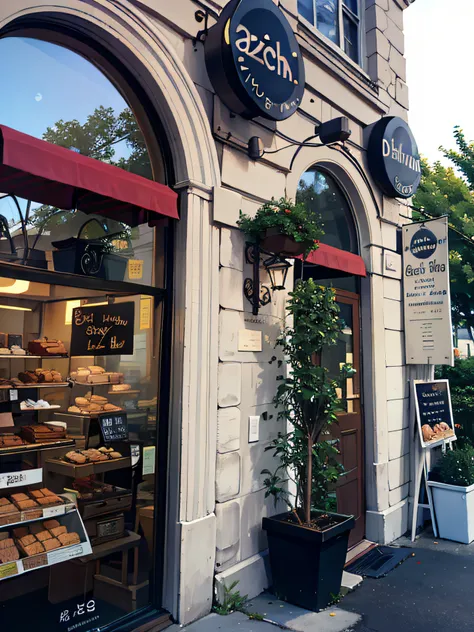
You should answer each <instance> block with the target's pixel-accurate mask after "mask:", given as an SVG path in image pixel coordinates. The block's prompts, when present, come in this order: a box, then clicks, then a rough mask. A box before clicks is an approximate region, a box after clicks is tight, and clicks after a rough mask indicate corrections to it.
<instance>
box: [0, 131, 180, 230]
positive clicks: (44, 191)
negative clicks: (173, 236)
mask: <svg viewBox="0 0 474 632" xmlns="http://www.w3.org/2000/svg"><path fill="white" fill-rule="evenodd" d="M0 192H1V193H9V194H13V195H16V196H18V197H21V198H25V199H27V200H32V201H33V202H37V203H39V204H48V205H50V206H54V207H57V208H59V209H65V210H72V209H78V210H80V211H83V212H84V213H98V214H100V215H103V216H105V217H110V218H113V219H116V220H118V221H122V222H125V223H127V224H130V225H131V226H136V225H138V224H143V223H145V222H147V221H149V220H153V219H158V218H157V217H156V215H160V216H165V217H171V218H174V219H178V204H177V197H178V196H177V194H176V193H175V192H174V191H173V190H172V189H170V188H169V187H167V186H165V185H163V184H159V183H158V182H153V181H152V180H148V179H147V178H143V177H141V176H137V175H135V174H133V173H129V172H128V171H125V170H123V169H120V168H119V167H115V166H113V165H109V164H107V163H104V162H100V161H99V160H94V159H93V158H88V157H87V156H82V155H81V154H78V153H76V152H75V151H71V150H69V149H65V148H64V147H59V146H58V145H53V144H51V143H48V142H46V141H44V140H40V139H38V138H34V137H33V136H29V135H28V134H23V133H22V132H18V131H17V130H14V129H11V128H9V127H6V126H5V125H0Z"/></svg>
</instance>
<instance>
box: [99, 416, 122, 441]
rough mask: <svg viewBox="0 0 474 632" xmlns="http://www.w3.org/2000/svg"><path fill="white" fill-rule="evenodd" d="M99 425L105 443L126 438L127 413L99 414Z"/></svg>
mask: <svg viewBox="0 0 474 632" xmlns="http://www.w3.org/2000/svg"><path fill="white" fill-rule="evenodd" d="M99 425H100V430H101V432H102V437H103V438H104V441H105V442H106V443H111V442H112V441H126V440H127V439H128V422H127V413H123V412H120V413H103V414H102V415H99Z"/></svg>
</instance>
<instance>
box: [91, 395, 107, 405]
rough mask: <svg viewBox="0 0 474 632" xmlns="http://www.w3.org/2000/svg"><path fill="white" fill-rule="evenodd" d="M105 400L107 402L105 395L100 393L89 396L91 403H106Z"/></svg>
mask: <svg viewBox="0 0 474 632" xmlns="http://www.w3.org/2000/svg"><path fill="white" fill-rule="evenodd" d="M107 402H108V399H107V397H102V396H101V395H92V396H91V403H93V404H107Z"/></svg>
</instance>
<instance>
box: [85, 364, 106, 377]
mask: <svg viewBox="0 0 474 632" xmlns="http://www.w3.org/2000/svg"><path fill="white" fill-rule="evenodd" d="M87 368H88V369H89V371H90V372H91V374H92V375H100V374H101V373H105V369H103V368H102V367H101V366H95V365H93V366H88V367H87Z"/></svg>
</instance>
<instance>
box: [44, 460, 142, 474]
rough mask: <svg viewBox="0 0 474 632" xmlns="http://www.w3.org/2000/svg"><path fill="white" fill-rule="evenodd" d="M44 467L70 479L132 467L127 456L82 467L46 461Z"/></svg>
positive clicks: (58, 461)
mask: <svg viewBox="0 0 474 632" xmlns="http://www.w3.org/2000/svg"><path fill="white" fill-rule="evenodd" d="M44 467H45V468H46V469H47V470H48V471H49V472H54V473H55V474H62V475H63V476H69V477H70V478H84V477H85V476H90V475H91V474H103V473H105V472H112V471H113V470H121V469H123V468H125V467H130V468H131V467H132V460H131V458H130V457H129V456H126V457H122V458H121V459H112V460H110V461H99V462H98V463H85V464H84V465H76V464H74V463H66V462H65V461H61V460H59V459H46V461H45V464H44Z"/></svg>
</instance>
